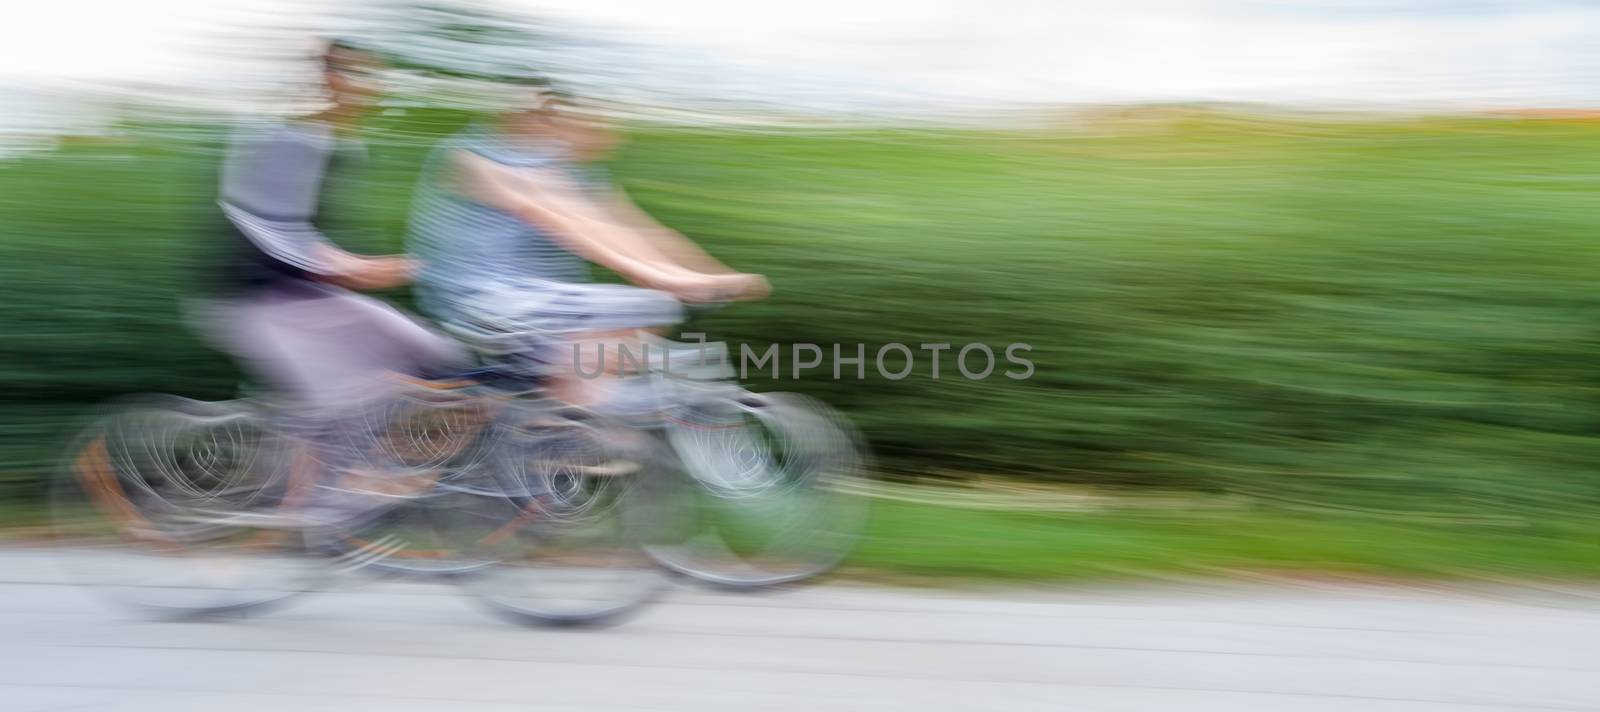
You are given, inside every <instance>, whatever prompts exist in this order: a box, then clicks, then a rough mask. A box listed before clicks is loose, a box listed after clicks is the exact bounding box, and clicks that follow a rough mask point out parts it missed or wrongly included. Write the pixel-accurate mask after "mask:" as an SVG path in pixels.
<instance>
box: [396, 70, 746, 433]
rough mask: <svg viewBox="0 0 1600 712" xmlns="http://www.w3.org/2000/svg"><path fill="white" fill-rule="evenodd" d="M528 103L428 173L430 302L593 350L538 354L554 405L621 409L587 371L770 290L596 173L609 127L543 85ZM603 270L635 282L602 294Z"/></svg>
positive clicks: (457, 140)
mask: <svg viewBox="0 0 1600 712" xmlns="http://www.w3.org/2000/svg"><path fill="white" fill-rule="evenodd" d="M521 91H523V92H525V99H526V101H527V105H526V108H519V109H517V110H513V111H509V112H505V113H502V114H500V115H498V116H496V117H494V118H493V119H491V120H489V121H485V122H482V123H478V124H474V125H472V126H469V127H468V128H466V129H465V130H463V131H461V132H460V133H458V134H456V135H454V136H452V137H450V138H449V139H446V140H445V141H444V142H442V143H441V144H440V145H439V146H438V147H436V148H435V149H434V152H433V154H432V156H431V157H430V158H429V160H428V162H427V165H426V166H425V168H424V171H423V176H422V179H421V184H420V186H419V189H418V197H417V200H416V201H415V205H414V213H413V219H412V222H411V237H410V248H411V251H412V252H413V253H414V254H415V255H417V257H418V258H419V259H420V260H421V261H422V263H423V267H422V271H421V273H420V275H419V278H418V281H417V286H418V287H419V293H420V297H421V304H422V305H423V308H424V310H425V311H428V312H430V313H431V314H432V315H433V316H435V317H437V318H439V319H441V320H443V321H446V322H453V323H457V324H468V325H473V326H474V327H475V328H479V329H483V330H488V331H498V332H503V333H519V332H520V333H524V334H536V335H543V336H545V337H550V338H554V339H557V340H559V341H561V342H563V343H564V344H566V343H577V344H581V345H583V347H582V348H557V349H550V348H543V349H539V351H540V356H539V358H540V359H541V360H542V362H543V363H544V364H545V365H546V366H547V367H548V368H547V372H546V374H545V375H547V376H549V377H550V390H551V393H552V394H553V395H555V396H557V397H559V398H562V399H565V400H567V401H568V402H572V403H576V404H581V405H590V406H605V405H610V406H614V407H621V406H619V404H617V403H616V400H617V396H616V392H617V390H618V389H616V388H615V387H614V384H615V383H616V382H617V380H616V379H615V378H610V379H604V378H593V379H590V378H577V377H575V376H576V375H577V369H579V368H583V369H584V371H585V372H586V373H595V372H598V371H600V370H602V369H601V366H602V365H603V366H604V369H603V370H605V371H606V373H608V374H610V375H613V376H615V375H617V374H618V369H617V367H618V366H619V363H618V361H619V360H620V359H618V358H617V357H616V353H617V351H616V349H618V348H619V347H620V348H630V345H632V344H636V341H635V339H636V333H637V330H640V329H653V328H660V327H666V326H670V325H672V324H675V323H678V322H679V321H681V320H682V316H683V310H682V306H681V305H682V303H683V302H715V301H726V300H732V299H747V298H759V297H762V296H764V295H765V294H766V293H767V291H768V285H767V282H766V280H765V278H763V277H761V276H760V275H754V274H742V273H738V272H734V271H733V270H731V269H728V268H727V267H726V266H725V265H723V264H722V263H720V262H718V261H717V260H715V259H713V258H712V257H710V256H709V255H707V254H706V253H705V252H704V251H702V250H701V249H700V248H699V247H697V246H696V245H695V244H694V243H693V242H691V241H690V240H688V239H687V238H685V237H684V236H683V235H681V234H679V233H677V232H675V231H673V230H671V229H668V228H666V227H663V226H662V225H660V224H659V223H657V222H656V221H654V220H653V219H651V218H650V217H649V216H648V215H646V214H645V213H644V211H642V210H640V209H639V208H638V207H637V206H635V205H634V204H633V203H632V201H630V200H629V199H628V198H627V197H626V196H625V195H624V194H623V193H622V192H621V191H620V190H618V189H615V188H613V187H611V186H610V184H609V182H608V181H606V180H604V179H603V177H602V176H601V174H600V173H599V171H598V170H597V169H595V168H594V167H593V166H592V165H589V164H592V163H593V162H594V161H596V160H598V159H600V158H602V157H603V156H604V155H605V153H606V152H607V151H608V150H609V149H610V148H611V147H612V146H613V145H614V144H615V138H614V135H613V134H612V133H611V131H610V130H609V129H608V127H607V126H605V124H604V123H603V122H602V121H601V120H600V119H599V118H598V117H597V116H595V115H593V114H591V113H586V112H584V111H582V110H581V109H580V108H579V107H578V106H577V104H576V103H575V102H574V101H573V100H572V99H570V98H568V97H566V96H564V95H562V94H559V93H557V92H553V91H551V90H549V89H548V88H547V87H545V86H542V85H539V84H537V83H535V84H533V85H532V86H524V87H523V88H522V89H521ZM590 263H594V264H598V265H600V266H602V267H605V268H608V269H610V270H612V271H613V272H615V273H617V274H618V275H620V276H621V277H622V278H624V279H626V280H627V281H629V282H631V283H632V284H631V285H618V284H599V283H595V282H593V281H591V275H590V270H589V264H590ZM527 348H528V349H538V348H539V347H538V346H536V345H535V344H534V343H531V342H530V343H529V344H528V346H527ZM607 351H609V352H610V353H611V354H612V356H611V358H610V360H607V359H606V358H605V356H604V355H603V354H604V353H606V352H607ZM631 351H632V353H634V354H638V353H639V349H638V348H637V347H633V348H631ZM575 354H582V356H581V360H582V361H583V363H578V362H577V360H578V358H580V357H577V356H575Z"/></svg>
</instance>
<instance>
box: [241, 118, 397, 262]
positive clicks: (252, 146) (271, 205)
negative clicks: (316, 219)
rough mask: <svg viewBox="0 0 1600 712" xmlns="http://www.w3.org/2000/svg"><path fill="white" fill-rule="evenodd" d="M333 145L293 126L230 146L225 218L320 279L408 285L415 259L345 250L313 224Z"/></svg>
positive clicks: (268, 251)
mask: <svg viewBox="0 0 1600 712" xmlns="http://www.w3.org/2000/svg"><path fill="white" fill-rule="evenodd" d="M327 140H329V139H328V138H327V137H322V136H318V135H316V134H314V133H311V132H309V131H307V130H306V129H304V128H299V127H289V126H286V127H283V128H280V129H279V130H277V131H276V132H274V133H273V134H272V135H270V136H267V137H264V138H263V139H261V140H258V141H250V142H240V143H239V144H237V145H235V146H233V147H231V149H230V151H229V154H228V160H227V162H226V163H225V164H224V166H223V182H222V191H221V193H222V196H221V206H222V211H223V213H224V214H225V215H226V216H227V218H228V220H230V221H231V222H233V224H234V225H235V226H236V227H237V228H238V229H239V231H240V232H241V233H242V234H244V236H245V237H246V238H247V239H249V240H250V242H251V243H252V244H253V245H255V247H256V249H258V250H260V251H261V252H262V253H263V254H264V255H266V256H267V257H268V258H270V259H271V260H273V261H275V262H277V263H279V264H282V265H286V266H288V267H291V268H294V269H297V270H300V271H301V272H304V273H306V274H309V275H311V276H312V277H313V278H315V279H319V280H322V281H326V282H331V283H334V284H338V285H341V286H345V287H351V288H355V289H379V288H384V287H390V286H395V285H398V284H401V283H404V282H405V281H406V279H407V278H409V276H410V273H411V269H412V267H411V264H410V261H409V260H406V259H403V258H391V257H379V258H371V257H362V256H359V255H355V254H352V253H350V252H346V251H344V250H342V249H339V248H338V247H337V246H335V245H334V244H333V243H332V242H329V241H328V239H327V238H326V237H324V236H323V235H322V233H321V232H319V231H318V230H317V228H316V227H315V226H314V225H312V224H311V221H310V215H311V213H312V212H313V211H314V209H315V205H316V201H317V193H318V190H319V189H320V186H321V183H322V173H323V168H324V164H325V163H326V162H327V148H326V144H325V143H324V142H325V141H327Z"/></svg>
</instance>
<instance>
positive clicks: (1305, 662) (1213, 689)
mask: <svg viewBox="0 0 1600 712" xmlns="http://www.w3.org/2000/svg"><path fill="white" fill-rule="evenodd" d="M527 709H542V710H573V711H576V710H697V711H702V710H718V711H720V710H730V711H732V710H738V711H740V712H747V711H753V710H805V711H808V712H813V711H817V710H885V711H890V712H893V711H898V710H917V711H920V710H978V711H983V712H988V711H990V710H993V711H1006V712H1011V711H1018V710H1074V711H1078V710H1137V711H1144V710H1186V711H1193V710H1270V711H1272V712H1291V711H1292V712H1299V711H1318V710H1406V711H1417V712H1422V711H1425V710H1426V711H1434V710H1490V709H1505V710H1597V709H1600V590H1569V591H1549V590H1545V591H1529V590H1526V589H1483V588H1480V589H1449V588H1442V587H1441V588H1425V587H1416V586H1409V587H1380V586H1360V585H1351V584H1342V585H1334V584H1304V583H1302V584H1285V585H1277V586H1242V585H1204V584H1173V585H1169V586H1163V587H1159V588H1154V587H1135V588H1125V587H1124V588H1112V587H1103V586H1102V587H1076V588H1071V589H1066V590H1054V591H1045V590H1018V589H1008V590H962V591H948V590H932V589H892V588H880V587H868V586H856V585H830V586H823V587H816V588H810V589H804V590H799V591H787V592H780V593H768V594H758V595H734V594H725V593H713V592H707V591H702V590H694V589H690V588H680V589H677V590H675V591H673V592H672V593H671V594H669V595H668V596H667V597H666V598H665V600H664V601H663V603H661V604H660V605H658V606H656V607H654V608H652V609H650V610H648V611H646V612H645V613H644V614H642V615H641V616H639V617H637V618H635V619H633V620H631V621H629V622H627V623H624V624H623V625H621V626H619V627H615V628H610V629H603V630H547V629H529V628H519V627H515V626H512V625H508V624H505V623H503V622H502V621H500V620H499V619H496V618H494V617H491V616H488V615H484V614H483V613H482V612H481V611H480V610H479V609H477V608H476V607H475V606H473V605H472V604H471V602H470V601H468V600H466V599H464V598H463V597H461V596H460V595H459V594H458V593H457V592H456V591H455V590H453V589H451V588H450V587H448V586H446V585H443V584H432V583H394V582H390V583H379V584H372V585H367V586H362V587H356V588H347V589H344V590H339V591H336V592H330V593H323V594H318V595H315V596H312V597H310V598H307V599H305V600H304V601H303V602H302V603H299V604H297V605H293V606H290V607H288V608H284V609H280V610H276V611H273V612H270V613H266V614H263V615H260V616H253V617H250V618H246V619H236V620H231V621H207V622H187V623H173V622H156V621H147V620H140V619H139V618H137V617H133V616H130V615H128V614H126V613H123V612H120V611H118V610H116V609H113V608H110V607H108V606H106V605H105V604H104V602H102V601H100V600H98V599H97V598H95V597H94V596H93V595H92V594H91V593H89V592H87V591H85V590H83V589H81V588H79V587H77V586H74V585H71V583H70V577H69V576H68V575H67V574H66V573H64V572H63V571H62V570H61V567H59V566H56V565H55V563H54V559H53V557H52V554H51V553H50V552H49V551H46V550H5V551H0V710H4V711H5V712H45V711H47V710H161V711H163V712H170V711H172V710H206V711H208V712H215V711H221V712H252V711H255V710H270V711H272V712H283V711H285V710H287V711H290V712H320V711H323V710H327V711H338V712H346V711H350V710H385V711H411V710H450V711H452V712H455V711H459V712H479V711H489V710H527Z"/></svg>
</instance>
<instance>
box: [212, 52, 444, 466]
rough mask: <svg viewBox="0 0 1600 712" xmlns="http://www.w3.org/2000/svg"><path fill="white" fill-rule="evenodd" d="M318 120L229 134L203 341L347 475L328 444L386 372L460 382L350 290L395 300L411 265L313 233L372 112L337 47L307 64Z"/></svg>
mask: <svg viewBox="0 0 1600 712" xmlns="http://www.w3.org/2000/svg"><path fill="white" fill-rule="evenodd" d="M321 63H322V80H323V87H324V89H325V90H326V92H327V97H328V100H329V106H328V107H327V108H326V109H324V110H322V111H320V112H318V113H316V114H312V115H310V116H304V117H298V118H292V119H288V120H284V121H281V122H277V123H273V124H271V125H267V126H256V127H252V128H249V129H245V130H242V131H241V132H240V133H239V134H238V135H237V136H236V137H235V138H234V140H233V141H232V143H231V145H230V147H229V150H228V152H227V156H226V159H225V163H224V165H223V168H222V177H221V189H220V196H219V200H218V206H219V209H220V213H221V215H220V217H221V220H220V222H221V226H220V227H221V234H220V247H221V249H220V250H217V253H218V254H217V255H216V256H215V259H214V262H213V265H212V269H211V273H212V275H213V276H214V278H215V284H214V285H213V289H212V294H211V298H209V299H207V300H205V306H206V308H205V309H204V310H203V312H202V315H203V316H204V317H205V321H206V323H205V325H204V326H205V330H206V331H207V332H208V334H209V335H211V336H212V337H213V338H215V339H216V340H217V341H218V342H219V345H220V346H221V348H222V349H223V350H224V351H226V352H228V353H229V354H231V355H232V356H234V357H235V358H237V359H238V360H239V361H240V362H241V363H242V365H243V366H244V367H245V368H246V370H247V371H249V372H251V373H252V374H253V375H255V376H256V377H257V378H258V379H260V380H261V381H263V382H264V385H266V386H267V387H269V388H270V389H271V390H272V391H273V392H274V394H275V395H276V396H278V397H279V398H280V399H281V400H282V401H283V402H284V404H285V405H286V406H287V407H286V408H285V409H284V411H285V412H287V413H292V414H293V416H294V420H295V422H296V424H297V425H298V426H300V427H301V428H303V430H304V432H305V434H307V435H308V436H309V438H310V440H311V441H312V442H313V443H316V444H317V445H316V447H315V450H316V454H317V455H318V457H319V458H321V459H322V460H323V463H324V465H325V468H324V469H325V470H327V471H328V473H327V474H329V475H333V474H336V473H337V471H341V470H350V469H351V466H352V455H351V453H349V452H346V451H342V450H341V446H339V445H337V444H336V443H340V442H342V441H344V440H345V438H343V437H341V434H340V432H339V431H340V430H341V429H342V428H343V427H344V424H345V422H346V421H347V420H348V419H349V418H350V417H351V415H352V414H351V412H350V410H351V407H352V403H354V402H356V401H357V400H358V399H359V398H362V397H371V396H372V395H373V394H374V393H375V391H374V386H375V385H377V384H381V383H383V382H384V380H385V377H386V375H387V374H390V373H392V372H402V373H419V372H424V371H430V370H450V369H456V368H460V367H461V365H463V364H464V363H465V362H466V356H465V353H464V352H463V351H462V349H461V348H460V346H459V345H458V344H457V343H456V342H455V341H453V340H451V339H449V338H447V337H444V336H442V335H440V334H437V333H435V332H433V331H432V330H430V329H429V328H427V327H425V326H423V325H421V324H420V323H418V322H417V321H416V320H414V319H412V318H411V317H409V316H407V315H405V314H403V313H401V312H400V311H399V310H397V309H395V308H394V307H391V306H389V305H387V304H385V303H384V302H382V301H379V300H377V299H373V298H370V297H366V296H362V295H359V294H357V293H355V292H354V291H351V290H358V289H359V290H372V289H386V288H391V287H397V286H400V285H403V284H405V283H406V282H408V281H410V279H411V276H412V273H413V272H414V271H415V267H416V265H415V263H414V262H413V261H412V260H410V259H409V258H407V257H404V256H398V255H397V256H385V257H366V256H360V255H356V254H352V253H350V252H346V251H345V250H342V249H340V248H339V247H337V246H335V245H334V244H333V243H332V242H330V241H329V240H328V238H327V237H326V236H325V235H324V229H325V228H326V227H327V226H328V224H329V223H330V221H332V220H334V219H336V218H337V217H338V215H339V213H340V212H341V207H343V206H340V205H337V204H336V202H337V201H331V200H329V195H330V193H331V192H335V191H332V190H331V188H332V187H334V186H338V185H341V184H342V182H348V181H350V180H352V178H351V176H350V173H351V169H352V168H353V164H354V163H357V162H359V159H360V158H361V156H362V155H363V154H364V150H363V146H362V145H361V144H360V143H359V142H358V141H357V140H356V139H355V138H354V137H353V136H352V134H353V133H354V130H355V129H356V127H357V125H358V122H359V121H360V119H361V116H362V115H363V114H364V113H365V112H366V110H367V109H368V108H369V107H370V106H372V105H373V103H374V99H375V97H376V95H377V87H376V86H375V85H374V84H373V83H372V81H371V79H370V77H371V76H372V75H374V74H375V72H376V71H377V70H378V68H379V66H380V65H379V60H378V58H377V56H376V55H374V54H373V53H372V52H370V51H367V50H365V49H362V48H360V47H358V46H356V45H354V44H351V43H349V42H348V41H335V42H332V43H330V44H329V45H328V46H327V48H326V49H325V51H324V52H323V55H322V57H321Z"/></svg>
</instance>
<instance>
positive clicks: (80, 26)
mask: <svg viewBox="0 0 1600 712" xmlns="http://www.w3.org/2000/svg"><path fill="white" fill-rule="evenodd" d="M490 1H491V2H492V3H494V4H498V5H506V6H514V7H518V8H522V9H528V10H533V11H537V12H539V13H542V14H544V15H545V16H549V17H556V18H561V19H564V20H568V21H571V22H575V23H579V24H581V25H583V26H586V27H590V28H594V29H595V30H596V31H598V32H601V33H605V34H609V35H610V36H613V37H617V38H622V39H625V40H627V41H629V42H634V43H638V44H640V45H643V46H648V47H658V48H660V51H661V52H662V53H663V56H664V57H665V56H670V57H671V58H672V59H673V60H674V61H675V62H676V63H677V65H678V66H682V65H683V64H684V63H694V64H696V65H697V66H699V67H700V68H701V69H702V70H703V71H702V74H703V75H704V76H709V77H712V78H713V79H712V81H715V77H717V76H718V73H719V72H725V74H726V76H728V77H730V81H732V78H733V77H735V76H737V77H741V78H742V79H741V80H740V81H742V82H744V84H743V85H742V88H741V91H747V90H749V89H748V87H749V86H751V85H761V84H762V83H763V80H764V79H770V81H765V85H766V86H767V87H768V90H769V91H770V92H771V93H772V94H773V96H774V97H776V98H778V99H779V100H781V99H782V97H783V92H784V90H785V87H787V86H791V85H793V84H794V83H795V82H796V81H799V80H805V81H810V82H813V86H815V82H823V83H825V84H827V85H831V86H835V87H838V88H839V90H840V91H845V92H850V91H857V90H860V89H862V88H869V87H879V88H892V89H895V90H900V91H906V92H916V93H926V94H929V95H938V96H944V97H948V98H950V99H952V100H959V101H972V102H982V101H994V100H999V101H1008V102H1009V101H1026V102H1033V101H1043V102H1079V101H1144V100H1252V101H1253V100H1264V101H1283V102H1313V103H1327V102H1332V103H1338V102H1380V103H1381V102H1453V103H1465V104H1477V105H1503V104H1539V105H1589V106H1593V105H1600V3H1596V2H1571V1H1568V2H1558V1H1552V0H1506V1H1503V2H1502V1H1495V0H1411V1H1409V2H1408V0H1386V1H1380V0H1371V1H1368V0H1276V1H1269V0H1120V1H1118V2H1076V1H1074V0H807V1H805V2H794V3H781V2H773V1H771V0H762V1H756V0H671V1H662V0H490ZM335 6H336V5H335V3H334V2H333V0H271V1H269V0H13V1H12V2H8V3H7V5H6V8H5V9H4V10H0V81H7V80H10V81H14V82H15V81H24V82H27V83H30V84H38V83H41V82H42V83H54V84H66V83H70V82H75V81H92V82H96V83H100V84H104V83H108V82H110V83H115V82H152V83H160V84H183V83H186V82H197V81H199V80H200V78H201V77H206V76H210V77H218V76H223V77H226V76H227V73H228V72H233V71H239V72H243V71H247V70H248V65H247V64H245V63H239V64H238V65H237V66H235V65H233V64H229V63H228V62H226V61H221V62H219V61H217V60H216V59H215V57H214V50H215V49H216V47H217V45H218V43H219V42H221V41H223V40H222V39H221V38H225V37H232V38H234V39H233V40H231V41H235V42H237V41H239V40H238V38H239V37H240V35H239V34H238V33H237V28H239V27H252V26H263V25H266V24H277V25H279V26H282V25H298V26H306V27H311V26H315V25H316V23H317V22H318V17H319V13H326V12H328V11H330V9H331V8H333V7H335ZM223 28H232V30H233V33H232V34H227V33H224V32H223Z"/></svg>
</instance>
